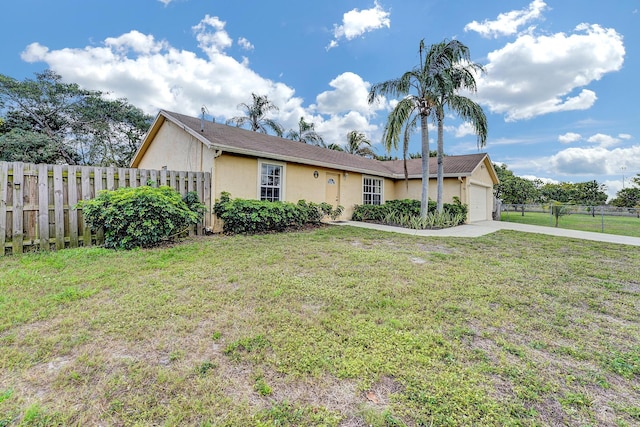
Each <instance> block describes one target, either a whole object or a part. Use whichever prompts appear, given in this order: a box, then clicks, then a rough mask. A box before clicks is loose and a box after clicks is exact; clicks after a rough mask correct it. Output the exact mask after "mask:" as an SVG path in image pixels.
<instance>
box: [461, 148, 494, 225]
mask: <svg viewBox="0 0 640 427" xmlns="http://www.w3.org/2000/svg"><path fill="white" fill-rule="evenodd" d="M490 167H491V165H490V164H489V163H488V160H487V159H485V162H484V163H482V164H480V165H478V167H476V169H475V170H474V171H473V173H472V174H471V177H470V179H469V180H467V183H468V185H469V186H468V187H467V192H470V191H471V189H470V188H471V185H474V186H476V187H481V188H484V189H485V194H484V198H485V209H484V211H485V212H484V217H483V218H481V219H482V220H485V219H487V220H490V219H492V211H493V181H492V179H491V174H490V173H489V169H490ZM466 203H467V204H470V201H469V200H468V201H467V202H466ZM472 219H473V218H472Z"/></svg>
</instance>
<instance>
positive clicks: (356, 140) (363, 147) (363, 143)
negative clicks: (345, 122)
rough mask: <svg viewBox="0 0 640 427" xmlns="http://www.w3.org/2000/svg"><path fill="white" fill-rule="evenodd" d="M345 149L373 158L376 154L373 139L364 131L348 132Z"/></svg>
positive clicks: (348, 151)
mask: <svg viewBox="0 0 640 427" xmlns="http://www.w3.org/2000/svg"><path fill="white" fill-rule="evenodd" d="M344 151H346V152H347V153H351V154H356V155H358V156H362V157H370V158H372V159H373V158H375V156H376V153H375V152H374V151H373V148H371V141H370V140H369V139H368V138H367V136H366V135H365V134H364V133H362V132H358V131H357V130H352V131H351V132H349V133H347V144H346V145H345V147H344Z"/></svg>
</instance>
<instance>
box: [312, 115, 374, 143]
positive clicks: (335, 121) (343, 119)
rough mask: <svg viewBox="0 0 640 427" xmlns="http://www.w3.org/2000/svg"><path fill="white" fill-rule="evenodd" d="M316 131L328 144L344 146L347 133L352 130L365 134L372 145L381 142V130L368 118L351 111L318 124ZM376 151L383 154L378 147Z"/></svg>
mask: <svg viewBox="0 0 640 427" xmlns="http://www.w3.org/2000/svg"><path fill="white" fill-rule="evenodd" d="M316 130H317V131H318V133H319V134H320V135H322V138H323V139H324V142H325V143H326V144H331V143H335V144H339V145H344V144H345V142H347V133H348V132H350V131H352V130H357V131H360V132H364V133H365V135H367V136H368V137H369V138H370V139H371V142H372V143H375V142H377V141H379V140H380V138H379V136H380V130H379V128H378V126H377V125H374V124H372V123H370V122H369V120H368V118H367V117H366V116H365V115H363V114H361V113H359V112H357V111H350V112H348V113H346V114H335V115H332V116H330V117H329V118H328V119H327V120H324V121H321V122H316ZM376 151H378V152H379V153H382V150H381V149H380V148H378V147H376Z"/></svg>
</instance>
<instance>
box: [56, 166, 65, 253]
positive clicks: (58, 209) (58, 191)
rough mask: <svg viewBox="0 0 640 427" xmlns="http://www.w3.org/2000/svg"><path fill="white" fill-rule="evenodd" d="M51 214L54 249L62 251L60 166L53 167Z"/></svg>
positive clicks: (62, 213)
mask: <svg viewBox="0 0 640 427" xmlns="http://www.w3.org/2000/svg"><path fill="white" fill-rule="evenodd" d="M53 212H54V213H53V217H54V223H55V235H56V249H64V190H63V182H62V166H60V165H54V166H53Z"/></svg>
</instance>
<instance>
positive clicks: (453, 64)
mask: <svg viewBox="0 0 640 427" xmlns="http://www.w3.org/2000/svg"><path fill="white" fill-rule="evenodd" d="M430 51H434V52H443V51H444V52H448V53H447V56H448V57H449V59H448V61H449V63H448V67H446V68H445V69H443V70H440V72H439V73H438V74H436V75H435V79H434V83H435V87H434V88H433V92H434V94H435V95H436V98H435V116H436V122H437V124H438V150H437V153H438V154H437V157H438V159H437V164H438V174H437V175H438V179H437V181H438V185H437V188H438V196H437V209H438V212H442V211H443V207H444V205H443V201H442V195H443V192H444V189H443V182H444V164H443V156H444V136H443V134H444V114H445V109H447V110H449V111H452V112H454V113H456V114H457V115H458V116H460V117H461V118H462V119H464V120H465V121H467V122H469V123H471V126H473V128H474V130H475V133H476V134H477V135H478V149H480V148H481V147H484V146H485V144H486V142H487V117H486V116H485V114H484V111H483V110H482V107H480V105H478V104H476V103H475V102H473V101H472V100H471V99H469V98H467V97H465V96H462V95H459V94H458V91H459V90H461V89H462V90H467V91H469V92H471V93H475V92H476V91H477V87H476V80H475V78H474V74H475V73H477V72H481V71H484V69H483V67H482V65H480V64H476V63H473V62H471V59H470V55H469V48H468V47H467V46H465V45H464V44H462V43H460V42H457V41H454V42H453V43H452V42H441V43H438V44H435V45H432V46H431V48H430Z"/></svg>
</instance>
